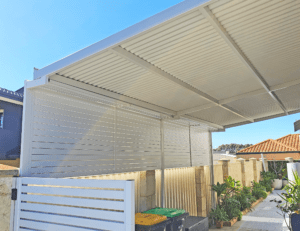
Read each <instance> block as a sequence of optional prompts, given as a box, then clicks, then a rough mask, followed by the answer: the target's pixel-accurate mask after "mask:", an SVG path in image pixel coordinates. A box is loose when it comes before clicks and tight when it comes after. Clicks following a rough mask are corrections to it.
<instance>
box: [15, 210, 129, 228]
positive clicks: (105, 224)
mask: <svg viewBox="0 0 300 231" xmlns="http://www.w3.org/2000/svg"><path fill="white" fill-rule="evenodd" d="M20 217H21V218H22V219H30V220H38V221H41V222H53V223H58V224H63V225H68V226H77V227H78V226H81V227H86V228H93V229H99V228H101V229H109V230H116V231H118V230H121V229H124V224H123V223H116V222H109V221H101V220H94V219H86V218H80V217H70V216H60V215H54V214H41V213H32V212H23V211H21V212H20Z"/></svg>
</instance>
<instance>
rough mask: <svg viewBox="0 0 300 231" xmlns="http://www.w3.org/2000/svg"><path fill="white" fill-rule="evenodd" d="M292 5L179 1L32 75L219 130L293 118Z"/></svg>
mask: <svg viewBox="0 0 300 231" xmlns="http://www.w3.org/2000/svg"><path fill="white" fill-rule="evenodd" d="M299 19H300V2H299V1H291V0H287V1H269V0H260V1H252V0H246V1H242V0H219V1H217V0H212V1H209V2H206V3H203V1H200V0H186V1H183V2H181V3H179V4H177V5H175V6H173V7H171V8H169V9H167V10H165V11H163V12H161V13H159V14H157V15H154V16H152V17H150V18H148V19H146V20H144V21H142V22H140V23H138V24H135V25H133V26H131V27H129V28H127V29H125V30H123V31H121V32H119V33H117V34H114V35H112V36H110V37H108V38H106V39H104V40H102V41H100V42H98V43H95V44H93V45H91V46H89V47H87V48H84V49H82V50H80V51H78V52H76V53H74V54H72V55H70V56H68V57H66V58H63V59H61V60H59V61H57V62H55V63H53V64H51V65H49V66H46V67H44V68H42V69H40V70H37V69H36V70H35V73H34V78H35V79H38V78H41V77H44V76H47V78H48V79H49V80H50V82H51V81H56V82H61V83H64V84H68V85H72V86H75V87H78V88H81V89H85V90H87V91H90V92H95V93H98V94H101V95H106V96H108V97H111V98H115V99H119V100H121V101H123V102H127V103H130V104H132V105H137V106H140V107H143V108H147V109H150V110H153V111H157V112H160V113H164V114H168V115H171V116H173V117H174V118H186V119H192V120H194V121H198V122H202V123H206V124H208V125H210V126H213V127H216V128H218V129H224V128H229V127H234V126H238V125H242V124H247V123H253V122H257V121H262V120H265V119H270V118H274V117H278V116H283V115H288V114H293V113H297V112H299V111H300V78H299V70H300V69H299V68H300V52H299V51H300V39H299V36H300V24H299Z"/></svg>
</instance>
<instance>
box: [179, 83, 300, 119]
mask: <svg viewBox="0 0 300 231" xmlns="http://www.w3.org/2000/svg"><path fill="white" fill-rule="evenodd" d="M299 84H300V79H297V80H293V81H290V82H287V83H283V84H278V85H275V86H272V87H270V91H273V92H274V91H278V90H281V89H285V88H289V87H292V86H296V85H299ZM265 93H266V91H265V89H259V90H255V91H251V92H246V93H243V94H240V95H237V96H233V97H229V98H227V99H222V100H219V103H220V104H227V103H231V102H234V101H237V100H240V99H244V98H247V97H252V96H257V95H261V94H265ZM215 106H216V105H215V104H213V103H208V104H205V105H199V106H196V107H192V108H188V109H185V110H181V111H178V112H177V115H185V114H190V113H193V112H197V111H201V110H205V109H208V108H211V107H215Z"/></svg>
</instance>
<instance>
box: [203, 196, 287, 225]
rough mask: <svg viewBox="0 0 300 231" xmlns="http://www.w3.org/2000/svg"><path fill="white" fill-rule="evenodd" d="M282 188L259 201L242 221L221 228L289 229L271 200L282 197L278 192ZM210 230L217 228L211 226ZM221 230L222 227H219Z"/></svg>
mask: <svg viewBox="0 0 300 231" xmlns="http://www.w3.org/2000/svg"><path fill="white" fill-rule="evenodd" d="M282 192H283V191H281V190H274V191H273V192H272V193H271V194H270V195H269V196H268V197H267V198H266V199H265V200H264V201H262V202H261V203H259V204H258V205H257V206H256V207H255V208H254V209H253V211H252V212H249V213H247V214H246V215H245V216H243V218H242V221H238V222H237V223H235V224H234V226H232V227H224V228H222V229H221V230H224V231H225V230H230V231H288V228H287V227H286V224H285V222H284V219H283V217H282V216H281V215H279V214H278V213H277V212H280V210H278V209H277V208H276V203H274V202H270V200H272V199H274V198H276V199H280V197H279V196H278V194H280V193H282ZM209 230H217V228H211V229H209ZM218 230H220V229H218Z"/></svg>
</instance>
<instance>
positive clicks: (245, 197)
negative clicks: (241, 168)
mask: <svg viewBox="0 0 300 231" xmlns="http://www.w3.org/2000/svg"><path fill="white" fill-rule="evenodd" d="M235 199H236V200H238V201H239V202H240V204H241V207H240V210H241V211H244V210H245V209H249V208H250V207H251V204H252V203H253V202H254V201H256V198H255V197H254V196H252V194H251V188H250V187H246V186H244V187H243V189H242V191H241V192H240V193H238V194H237V195H236V197H235Z"/></svg>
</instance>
